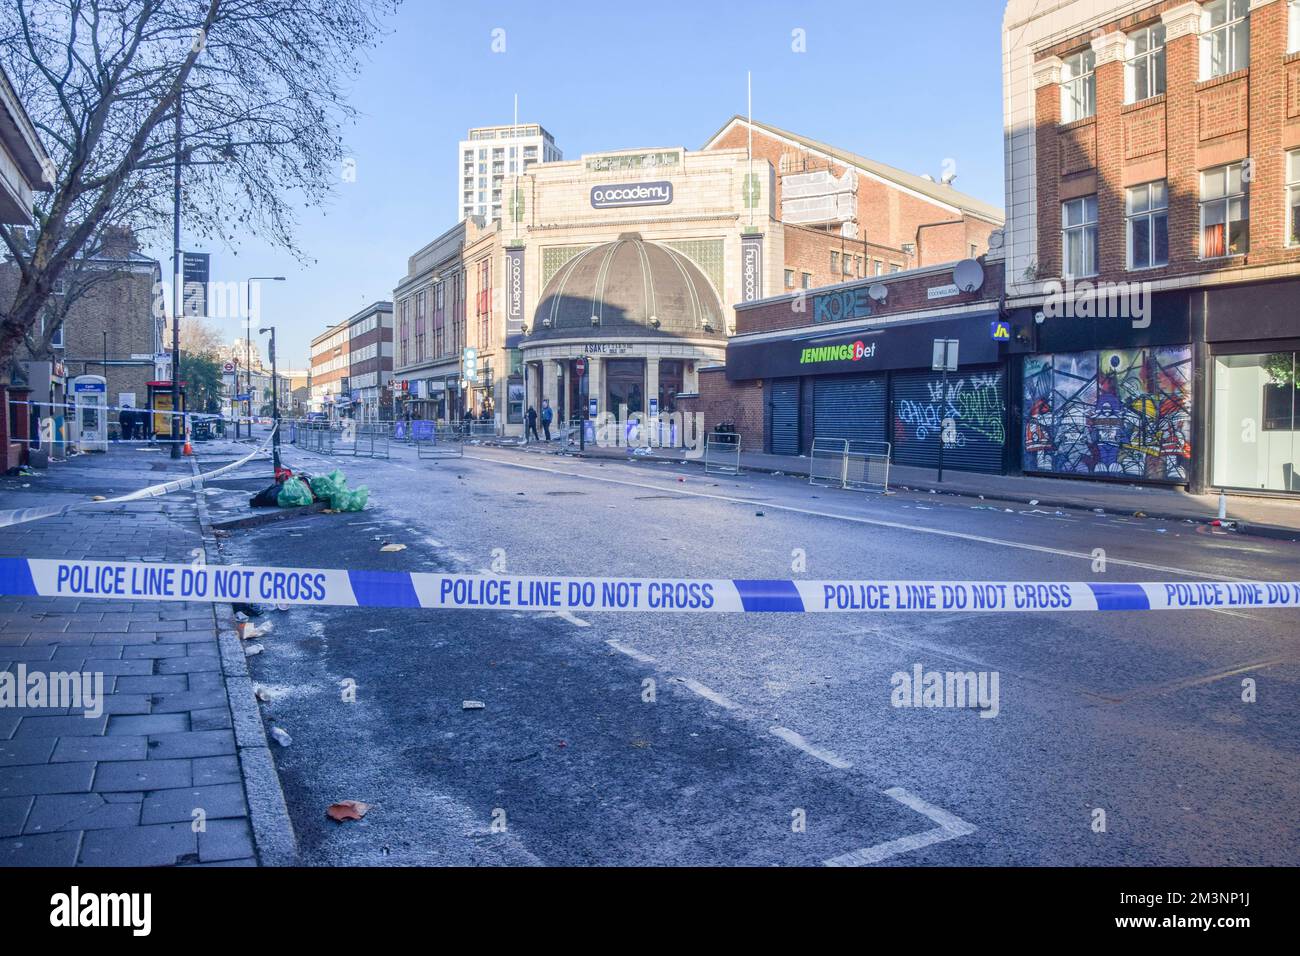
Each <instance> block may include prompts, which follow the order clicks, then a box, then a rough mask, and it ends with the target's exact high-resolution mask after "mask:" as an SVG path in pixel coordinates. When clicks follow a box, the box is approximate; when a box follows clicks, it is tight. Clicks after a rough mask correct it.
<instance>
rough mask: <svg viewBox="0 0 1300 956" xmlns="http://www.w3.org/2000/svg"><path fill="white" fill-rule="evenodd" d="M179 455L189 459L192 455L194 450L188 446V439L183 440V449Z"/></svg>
mask: <svg viewBox="0 0 1300 956" xmlns="http://www.w3.org/2000/svg"><path fill="white" fill-rule="evenodd" d="M181 454H182V455H184V456H185V457H187V458H191V457H193V455H194V449H193V448H192V447H191V446H190V440H189V439H188V438H186V439H185V447H183V448H182V449H181Z"/></svg>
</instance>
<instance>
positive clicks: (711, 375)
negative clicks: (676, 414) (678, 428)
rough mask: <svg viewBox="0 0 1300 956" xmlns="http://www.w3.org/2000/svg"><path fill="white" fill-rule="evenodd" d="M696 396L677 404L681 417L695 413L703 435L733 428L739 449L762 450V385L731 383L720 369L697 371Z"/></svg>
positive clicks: (725, 373) (758, 382) (682, 399)
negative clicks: (697, 390) (738, 441)
mask: <svg viewBox="0 0 1300 956" xmlns="http://www.w3.org/2000/svg"><path fill="white" fill-rule="evenodd" d="M699 382H700V387H699V392H698V393H697V394H696V395H694V396H684V397H681V398H679V399H678V400H677V408H678V410H679V411H681V412H683V413H685V414H688V415H689V414H695V413H699V414H700V415H701V416H702V420H701V423H700V425H701V428H702V430H703V431H704V432H710V431H713V429H715V428H717V427H718V426H719V425H721V424H724V423H725V424H728V425H731V426H733V427H734V428H735V429H736V431H737V432H738V433H739V435H740V443H741V448H742V449H744V450H747V451H762V450H763V411H764V403H763V383H762V382H761V381H754V382H731V381H728V380H727V372H726V369H724V368H722V367H721V366H714V367H712V368H703V369H700V374H699Z"/></svg>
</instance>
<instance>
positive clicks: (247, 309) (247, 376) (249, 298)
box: [235, 276, 284, 465]
mask: <svg viewBox="0 0 1300 956" xmlns="http://www.w3.org/2000/svg"><path fill="white" fill-rule="evenodd" d="M283 281H284V276H249V277H248V281H247V282H245V283H244V385H245V387H246V391H245V394H246V395H248V399H247V401H245V403H244V408H245V411H247V412H248V437H249V438H252V437H253V366H252V364H251V363H250V361H249V356H250V353H251V352H252V349H253V283H254V282H283ZM235 384H236V386H238V384H239V374H238V372H236V373H235ZM235 437H236V438H238V437H239V417H238V416H236V417H235ZM276 464H277V465H278V464H279V461H278V460H277V461H276Z"/></svg>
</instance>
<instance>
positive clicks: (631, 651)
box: [605, 638, 657, 664]
mask: <svg viewBox="0 0 1300 956" xmlns="http://www.w3.org/2000/svg"><path fill="white" fill-rule="evenodd" d="M605 643H606V644H608V645H609V646H610V647H612V648H614V650H616V651H618V652H619V653H620V654H626V655H627V656H628V657H630V658H632V659H633V660H636V661H640V662H641V663H642V664H655V663H657V661H655V659H654V658H653V657H651V656H650V655H649V654H642V653H641V652H640V651H638V650H637V649H636V648H635V647H628V646H627V645H626V644H624V643H622V642H621V641H616V640H614V639H613V638H610V639H609V640H608V641H606V642H605Z"/></svg>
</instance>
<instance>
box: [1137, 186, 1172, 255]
mask: <svg viewBox="0 0 1300 956" xmlns="http://www.w3.org/2000/svg"><path fill="white" fill-rule="evenodd" d="M1127 202H1128V204H1127V213H1128V215H1127V220H1128V222H1127V229H1128V267H1129V268H1130V269H1150V268H1153V267H1155V266H1165V265H1168V264H1169V191H1168V188H1167V187H1166V185H1165V181H1164V180H1163V179H1162V180H1160V181H1159V182H1154V183H1144V184H1142V185H1141V186H1134V187H1133V188H1131V189H1130V190H1129V191H1128V201H1127Z"/></svg>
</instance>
